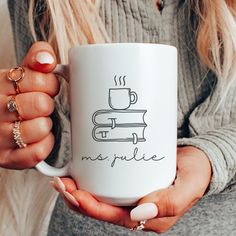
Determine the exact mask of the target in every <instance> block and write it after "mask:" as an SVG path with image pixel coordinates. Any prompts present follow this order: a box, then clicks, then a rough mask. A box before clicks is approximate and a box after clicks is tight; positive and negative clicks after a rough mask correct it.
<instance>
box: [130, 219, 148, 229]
mask: <svg viewBox="0 0 236 236" xmlns="http://www.w3.org/2000/svg"><path fill="white" fill-rule="evenodd" d="M146 222H147V221H146V220H141V221H139V223H138V225H136V226H134V227H133V228H131V229H130V230H131V231H141V230H143V229H144V227H145V224H146Z"/></svg>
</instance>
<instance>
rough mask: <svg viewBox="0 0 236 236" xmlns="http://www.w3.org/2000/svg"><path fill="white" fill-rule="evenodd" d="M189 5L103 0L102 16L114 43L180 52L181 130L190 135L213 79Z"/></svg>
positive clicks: (179, 119)
mask: <svg viewBox="0 0 236 236" xmlns="http://www.w3.org/2000/svg"><path fill="white" fill-rule="evenodd" d="M188 14H189V12H188V11H187V7H186V4H182V5H180V1H176V0H165V7H164V9H163V10H162V12H160V11H159V10H158V8H157V5H156V1H154V0H153V1H150V0H110V1H107V0H102V1H101V8H100V16H101V18H102V20H103V22H104V24H105V26H106V29H107V32H108V34H109V35H110V37H111V39H112V41H113V42H142V43H162V44H170V45H173V46H175V47H176V48H177V49H178V130H179V136H180V137H181V136H186V135H187V132H188V130H187V127H188V117H189V115H190V114H191V112H192V111H193V110H194V109H195V108H196V107H197V106H198V105H199V104H201V103H202V102H203V101H204V100H205V99H206V98H207V97H208V96H209V94H210V92H211V89H212V87H213V84H214V82H215V81H214V78H213V76H210V73H209V71H208V70H207V69H206V68H205V67H204V66H203V65H202V63H201V61H200V58H199V56H198V54H197V51H196V48H195V32H194V31H193V29H192V28H191V24H190V22H189V21H188Z"/></svg>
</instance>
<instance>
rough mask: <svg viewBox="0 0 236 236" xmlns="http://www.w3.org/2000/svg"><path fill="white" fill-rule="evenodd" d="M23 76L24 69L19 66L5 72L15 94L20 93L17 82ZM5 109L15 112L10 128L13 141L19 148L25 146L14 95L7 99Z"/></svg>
mask: <svg viewBox="0 0 236 236" xmlns="http://www.w3.org/2000/svg"><path fill="white" fill-rule="evenodd" d="M24 76H25V70H24V68H22V67H21V66H18V67H16V68H13V69H11V70H10V71H9V72H8V74H7V78H8V79H9V80H10V81H12V82H13V86H14V88H15V91H16V94H19V93H20V88H19V85H18V83H19V82H20V81H21V80H22V79H23V78H24ZM7 109H8V111H9V112H11V113H12V112H16V114H17V117H18V120H16V121H15V123H14V126H13V130H12V133H13V138H14V141H15V143H16V145H17V146H18V147H19V148H25V147H26V146H27V144H25V143H24V142H23V140H22V137H21V130H20V125H21V120H22V118H21V116H20V115H19V112H18V106H17V103H16V100H15V96H12V97H11V99H10V100H9V101H8V103H7Z"/></svg>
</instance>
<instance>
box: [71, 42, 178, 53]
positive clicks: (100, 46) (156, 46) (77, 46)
mask: <svg viewBox="0 0 236 236" xmlns="http://www.w3.org/2000/svg"><path fill="white" fill-rule="evenodd" d="M117 46H121V47H124V46H128V47H131V46H135V47H143V46H144V47H154V48H168V49H172V50H175V51H177V50H178V49H177V47H175V46H173V45H169V44H162V43H97V44H83V45H75V46H73V47H72V48H70V49H69V51H74V50H77V49H81V48H103V47H104V48H107V47H117Z"/></svg>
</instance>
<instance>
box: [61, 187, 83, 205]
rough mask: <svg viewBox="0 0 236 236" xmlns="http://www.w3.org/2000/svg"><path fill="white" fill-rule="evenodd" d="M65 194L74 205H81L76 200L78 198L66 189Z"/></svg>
mask: <svg viewBox="0 0 236 236" xmlns="http://www.w3.org/2000/svg"><path fill="white" fill-rule="evenodd" d="M63 194H64V195H65V197H66V199H67V200H68V201H69V202H70V203H71V204H73V205H75V206H77V207H79V203H78V202H77V201H76V199H75V198H74V197H73V196H72V195H71V194H70V193H69V192H66V191H64V192H63Z"/></svg>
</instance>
